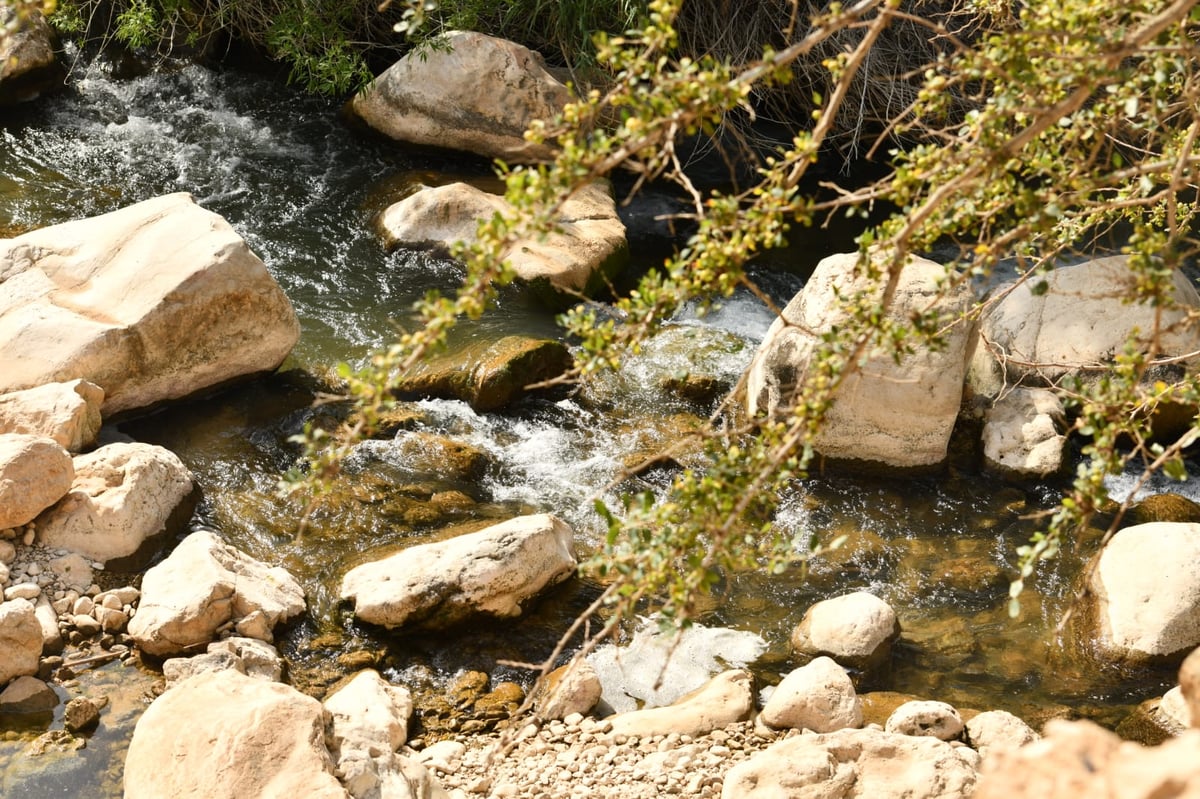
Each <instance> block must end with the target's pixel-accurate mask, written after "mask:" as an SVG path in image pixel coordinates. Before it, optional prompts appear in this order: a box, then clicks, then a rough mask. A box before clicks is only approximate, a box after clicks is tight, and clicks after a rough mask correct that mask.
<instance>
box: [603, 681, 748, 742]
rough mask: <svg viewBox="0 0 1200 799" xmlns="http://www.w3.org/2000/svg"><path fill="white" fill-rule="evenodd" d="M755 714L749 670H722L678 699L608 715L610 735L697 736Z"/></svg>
mask: <svg viewBox="0 0 1200 799" xmlns="http://www.w3.org/2000/svg"><path fill="white" fill-rule="evenodd" d="M753 714H754V678H753V677H751V676H750V673H749V672H748V671H744V670H742V669H731V670H729V671H723V672H721V673H720V674H718V675H717V676H716V677H713V678H712V679H711V680H709V681H708V682H707V683H705V684H704V685H702V686H700V687H699V688H698V689H696V690H695V691H693V692H692V693H690V694H687V695H686V696H683V697H682V698H680V699H679V700H678V701H677V702H675V703H674V704H671V705H666V706H664V707H651V708H643V709H642V710H630V711H628V712H627V713H618V714H617V715H615V716H609V718H608V721H609V722H611V723H612V729H611V730H610V732H611V734H612V735H614V736H616V735H636V736H638V737H647V736H651V735H670V734H671V733H677V734H679V735H691V736H699V735H704V734H705V733H709V732H712V731H713V730H719V729H722V728H723V727H725V726H727V725H729V724H733V723H734V722H737V721H745V720H747V719H749V718H750V717H751V716H752V715H753Z"/></svg>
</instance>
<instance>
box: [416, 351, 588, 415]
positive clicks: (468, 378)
mask: <svg viewBox="0 0 1200 799" xmlns="http://www.w3.org/2000/svg"><path fill="white" fill-rule="evenodd" d="M571 364H572V358H571V353H570V352H569V351H568V350H567V348H566V346H565V345H564V344H562V343H561V342H558V341H554V340H551V339H537V338H528V337H525V336H505V337H504V338H502V339H500V340H498V341H481V342H476V343H473V344H470V345H468V346H466V347H463V348H462V349H459V350H457V351H455V352H453V353H450V354H448V355H444V356H441V357H438V358H435V359H433V360H431V361H428V362H426V363H423V364H420V365H419V366H417V367H416V368H414V369H413V370H411V371H410V372H409V373H408V374H407V375H405V376H404V377H403V378H402V379H401V381H400V383H399V386H398V388H397V392H398V393H400V394H401V395H417V396H430V397H445V398H449V399H460V400H462V401H463V402H466V403H467V404H468V405H470V406H471V407H472V408H474V409H475V410H476V411H493V410H497V409H499V408H503V407H504V406H505V405H508V404H510V403H512V402H514V401H516V400H517V399H519V398H521V397H522V396H524V395H525V394H526V393H527V390H528V387H529V386H531V385H533V384H536V383H540V382H543V381H545V380H550V379H552V378H555V377H558V376H560V375H562V374H563V373H564V372H566V371H567V369H569V368H570V367H571Z"/></svg>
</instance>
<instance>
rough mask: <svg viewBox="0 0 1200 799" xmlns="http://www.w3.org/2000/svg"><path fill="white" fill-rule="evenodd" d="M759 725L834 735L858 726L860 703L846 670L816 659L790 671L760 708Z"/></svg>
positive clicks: (824, 659)
mask: <svg viewBox="0 0 1200 799" xmlns="http://www.w3.org/2000/svg"><path fill="white" fill-rule="evenodd" d="M760 718H761V719H762V722H763V723H764V724H766V725H767V726H769V727H774V728H775V729H784V728H791V729H795V730H812V731H813V732H818V733H820V732H833V731H834V730H841V729H845V728H847V727H861V726H862V720H863V711H862V701H861V700H859V698H858V694H857V693H856V692H855V690H854V683H852V682H851V681H850V675H849V674H847V673H846V670H845V669H843V668H842V667H841V666H839V665H838V664H837V663H835V662H834V661H833V660H832V659H831V658H828V657H819V658H816V659H815V660H813V661H812V662H810V663H808V664H806V665H804V666H801V667H800V668H798V669H793V670H792V671H791V672H789V673H788V675H787V676H786V677H784V678H783V680H782V681H781V682H780V683H779V685H777V686H775V690H774V691H773V692H772V693H771V696H770V698H768V699H767V702H766V704H765V705H763V709H762V713H761V714H760Z"/></svg>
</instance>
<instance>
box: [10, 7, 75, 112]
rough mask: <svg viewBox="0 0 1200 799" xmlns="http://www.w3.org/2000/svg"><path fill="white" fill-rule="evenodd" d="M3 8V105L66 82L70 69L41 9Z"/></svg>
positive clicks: (17, 101) (30, 96) (30, 98)
mask: <svg viewBox="0 0 1200 799" xmlns="http://www.w3.org/2000/svg"><path fill="white" fill-rule="evenodd" d="M17 8H18V6H17V5H15V4H12V3H5V4H4V5H3V6H2V7H0V106H6V105H13V104H15V103H19V102H24V101H26V100H32V99H34V98H36V97H37V96H38V95H40V94H42V93H44V92H46V91H49V90H52V89H56V88H58V87H59V86H61V85H62V82H63V78H64V77H65V75H66V70H65V69H64V68H63V66H62V64H60V63H59V61H58V59H57V58H56V57H55V55H54V34H53V33H52V32H51V30H50V26H49V25H48V24H47V23H46V20H45V18H44V17H43V16H42V14H41V12H40V11H37V10H33V9H25V10H23V11H22V12H21V17H20V18H18V16H17V15H18V11H17Z"/></svg>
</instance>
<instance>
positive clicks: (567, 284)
mask: <svg viewBox="0 0 1200 799" xmlns="http://www.w3.org/2000/svg"><path fill="white" fill-rule="evenodd" d="M510 211H511V207H510V206H509V204H508V202H507V201H506V200H505V199H504V197H502V196H500V195H496V194H491V193H489V192H486V191H483V190H482V189H477V188H475V187H474V186H471V185H468V184H466V183H451V184H448V185H445V186H436V187H431V188H429V187H427V188H423V189H421V190H420V191H418V192H416V193H415V194H413V195H411V196H409V197H406V198H405V199H403V200H401V201H400V202H398V203H396V204H394V205H392V206H390V207H388V208H387V209H386V210H385V211H384V212H383V213H382V214H381V215H380V217H379V227H380V230H381V232H382V234H383V238H384V241H385V243H386V244H387V245H388V246H389V247H396V246H404V247H411V248H416V247H430V248H434V249H437V250H440V251H443V252H447V251H449V249H450V247H451V246H452V245H453V244H455V243H456V242H460V241H462V242H467V243H471V242H474V241H475V237H476V231H477V229H478V226H479V222H480V221H481V220H485V219H491V218H492V216H493V215H495V214H497V213H500V214H504V213H508V212H510ZM507 259H508V261H509V263H510V264H511V265H512V268H513V271H514V272H515V273H516V275H517V277H519V278H520V279H521V280H524V281H526V282H529V283H533V284H535V286H537V285H538V284H539V283H543V282H544V283H548V284H549V285H550V287H551V288H553V289H556V290H558V291H563V292H580V293H583V294H585V295H590V294H594V293H596V292H597V291H599V290H600V289H601V288H602V287H603V286H604V285H605V281H607V280H609V279H611V278H612V277H613V276H614V275H616V274H617V272H618V271H620V269H622V268H623V267H624V266H625V263H626V262H627V261H628V260H629V245H628V244H627V242H626V240H625V224H624V223H623V222H622V221H621V219H620V217H619V216H617V205H616V202H615V201H614V199H613V195H612V187H611V186H610V185H609V183H608V182H607V181H598V182H596V183H592V184H590V185H589V186H587V187H586V188H584V189H581V190H580V191H579V192H577V193H576V194H575V195H574V196H572V197H571V199H569V200H567V202H566V203H564V204H563V206H562V208H561V210H560V211H559V215H558V218H557V219H556V220H555V229H554V230H552V231H550V232H549V233H547V235H546V236H545V237H543V238H529V239H524V240H522V241H519V242H518V243H517V244H515V245H514V246H513V247H512V248H511V249H510V250H509V252H508V255H507Z"/></svg>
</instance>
